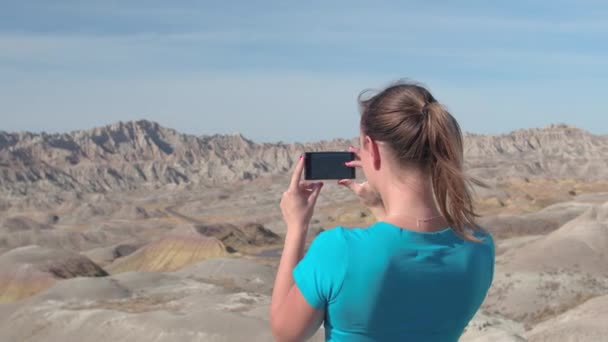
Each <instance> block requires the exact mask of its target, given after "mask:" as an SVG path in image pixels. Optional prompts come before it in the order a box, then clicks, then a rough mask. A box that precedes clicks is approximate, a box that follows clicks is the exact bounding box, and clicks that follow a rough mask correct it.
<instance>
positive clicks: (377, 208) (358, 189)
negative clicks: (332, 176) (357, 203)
mask: <svg viewBox="0 0 608 342" xmlns="http://www.w3.org/2000/svg"><path fill="white" fill-rule="evenodd" d="M348 151H349V152H352V153H354V154H355V160H353V161H351V162H347V163H346V166H348V167H359V168H360V167H361V159H360V158H359V150H358V149H357V148H355V147H353V146H350V147H349V148H348ZM338 184H340V185H342V186H345V187H347V188H349V189H351V190H352V191H353V192H354V193H355V195H357V197H358V198H359V199H360V200H361V203H363V205H365V206H366V207H368V208H369V209H370V211H371V212H372V214H374V216H376V219H378V220H381V219H382V218H383V217H384V215H385V211H384V204H383V203H382V197H381V196H380V193H378V191H376V190H375V189H373V188H372V187H371V186H370V185H369V183H368V182H367V181H366V182H362V183H358V182H356V181H355V180H353V179H341V180H339V181H338Z"/></svg>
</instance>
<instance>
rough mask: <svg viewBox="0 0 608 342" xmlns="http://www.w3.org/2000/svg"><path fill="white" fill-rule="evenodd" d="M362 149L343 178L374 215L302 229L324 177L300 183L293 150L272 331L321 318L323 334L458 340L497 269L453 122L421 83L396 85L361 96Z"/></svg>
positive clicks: (299, 329) (299, 327)
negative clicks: (351, 225)
mask: <svg viewBox="0 0 608 342" xmlns="http://www.w3.org/2000/svg"><path fill="white" fill-rule="evenodd" d="M360 104H361V107H362V116H361V135H360V149H359V150H357V149H354V148H352V147H351V151H353V152H355V153H356V155H357V158H356V160H355V161H353V162H350V163H348V166H351V167H359V168H361V169H362V170H363V173H364V174H365V177H366V178H367V182H365V183H361V184H359V183H356V182H353V181H351V180H341V181H339V183H340V184H341V185H344V186H347V187H349V188H350V189H352V190H353V191H354V192H355V194H357V195H358V196H359V197H360V199H361V200H362V202H363V203H364V204H365V205H367V206H368V207H369V209H370V210H371V211H372V213H373V214H374V215H375V216H376V219H377V221H378V222H376V223H375V224H373V225H371V226H370V227H367V228H356V229H345V228H341V227H337V228H334V229H330V230H327V231H325V232H323V233H321V234H319V235H318V236H317V237H316V239H315V240H314V241H313V243H312V244H311V246H310V248H309V250H308V252H307V253H306V256H305V257H304V258H302V257H303V254H304V239H305V236H306V232H307V229H308V225H309V223H310V219H311V217H312V214H313V210H314V206H315V202H316V200H317V197H318V196H319V193H320V191H321V188H322V187H323V184H322V183H303V182H301V178H300V177H301V174H302V168H303V165H304V162H303V160H302V157H300V160H299V161H298V163H297V165H296V166H295V170H294V173H293V177H292V180H291V184H290V186H289V189H288V190H287V191H286V192H285V193H284V194H283V198H282V200H281V210H282V213H283V217H284V219H285V222H286V224H287V235H286V237H285V246H284V249H283V255H282V257H281V261H280V264H279V269H278V273H277V277H276V281H275V286H274V290H273V294H272V303H271V308H270V310H271V311H270V321H271V328H272V332H273V335H274V336H275V338H276V340H277V341H301V340H305V339H307V338H308V337H310V336H312V334H314V332H315V331H316V330H317V329H318V328H319V326H320V324H321V323H322V322H323V321H325V324H324V326H325V338H326V341H366V342H367V341H425V342H428V341H442V342H445V341H457V340H458V338H459V336H460V335H461V334H462V332H463V330H464V328H465V327H466V325H467V324H468V322H469V321H470V319H471V318H472V317H473V315H474V314H475V312H476V311H477V310H478V309H479V306H480V305H481V303H482V302H483V300H484V298H485V296H486V294H487V291H488V288H489V287H490V284H491V282H492V277H493V273H494V244H493V240H492V238H491V236H490V235H489V234H487V233H486V232H484V231H483V230H482V229H481V228H480V227H478V226H477V225H476V224H475V218H476V214H475V211H474V208H473V202H472V196H471V193H470V191H469V189H468V186H467V185H468V181H467V179H466V177H465V176H464V174H463V146H462V134H461V131H460V128H459V126H458V123H457V122H456V120H455V119H454V118H453V117H452V115H450V113H448V112H447V111H446V109H445V108H444V107H443V106H442V105H441V104H440V103H438V102H437V101H436V100H435V98H434V97H433V96H432V95H431V94H430V92H429V91H428V90H426V89H425V88H424V87H422V86H420V85H417V84H413V83H404V82H402V83H398V84H395V85H393V86H390V87H388V88H387V89H385V90H384V91H382V92H380V93H378V94H376V95H375V96H372V97H371V98H369V99H367V100H361V97H360Z"/></svg>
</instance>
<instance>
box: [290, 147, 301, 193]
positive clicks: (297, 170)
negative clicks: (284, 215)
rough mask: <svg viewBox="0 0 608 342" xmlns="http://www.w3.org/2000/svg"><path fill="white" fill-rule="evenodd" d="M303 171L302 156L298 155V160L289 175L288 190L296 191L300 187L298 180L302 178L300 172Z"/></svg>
mask: <svg viewBox="0 0 608 342" xmlns="http://www.w3.org/2000/svg"><path fill="white" fill-rule="evenodd" d="M303 169H304V155H300V159H299V160H298V161H297V162H296V166H295V167H294V170H293V175H291V183H290V184H289V189H290V190H297V189H298V187H299V186H300V179H301V178H302V170H303Z"/></svg>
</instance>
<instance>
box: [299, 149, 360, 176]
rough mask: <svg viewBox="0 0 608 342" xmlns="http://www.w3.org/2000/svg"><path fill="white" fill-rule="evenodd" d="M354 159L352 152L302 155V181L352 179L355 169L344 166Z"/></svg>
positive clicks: (307, 153) (308, 153)
mask: <svg viewBox="0 0 608 342" xmlns="http://www.w3.org/2000/svg"><path fill="white" fill-rule="evenodd" d="M354 159H355V154H354V153H352V152H306V153H304V179H306V180H319V179H353V178H355V168H354V167H348V166H346V165H344V163H346V162H347V161H351V160H354Z"/></svg>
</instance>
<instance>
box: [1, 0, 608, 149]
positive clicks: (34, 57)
mask: <svg viewBox="0 0 608 342" xmlns="http://www.w3.org/2000/svg"><path fill="white" fill-rule="evenodd" d="M4 7H5V8H4V9H3V11H2V12H1V13H0V73H1V74H3V76H4V77H2V78H0V94H1V95H0V119H1V120H2V122H3V124H2V127H1V128H0V130H4V131H8V132H13V131H30V132H42V131H45V132H49V133H62V132H69V131H74V130H86V129H89V128H93V127H101V126H104V125H107V124H108V122H110V123H112V122H118V121H133V120H138V119H141V118H144V117H145V118H146V119H147V120H149V121H154V122H158V123H159V124H160V125H162V126H163V127H171V128H173V129H176V130H177V131H179V132H181V133H186V134H193V135H197V136H200V135H212V134H230V133H240V134H242V135H243V136H245V137H248V139H251V140H253V141H256V142H275V141H284V142H296V141H298V142H299V141H319V140H331V139H334V138H340V137H349V136H356V135H357V134H358V116H359V114H358V108H357V103H356V97H357V95H358V94H359V93H360V92H361V91H363V90H364V89H368V88H372V89H380V88H382V87H384V86H386V85H388V84H390V83H391V82H392V81H395V80H398V79H401V78H403V77H410V78H411V79H413V80H416V81H419V82H421V83H422V84H425V85H427V86H428V87H429V88H430V90H431V92H432V93H433V95H434V96H435V97H436V98H437V99H438V100H439V101H440V102H442V103H443V104H444V105H446V106H447V107H448V109H449V110H450V112H451V113H452V114H453V115H454V116H455V117H456V118H457V119H458V121H459V123H460V124H461V126H462V129H463V132H473V133H474V134H492V135H499V134H506V133H508V132H512V131H514V130H518V129H526V128H536V127H546V126H549V125H550V124H552V123H558V122H559V123H562V122H563V123H566V124H568V125H572V126H575V127H578V128H581V129H584V130H586V131H589V132H591V133H593V134H598V135H604V134H607V133H608V123H607V122H605V120H604V121H603V122H600V121H599V120H597V118H598V117H601V116H602V113H603V111H605V109H604V108H606V103H605V100H603V98H604V96H603V95H604V94H603V92H602V90H601V89H604V88H606V81H605V80H606V79H608V47H605V46H603V45H601V44H597V43H596V42H598V41H604V40H606V38H608V22H606V21H605V20H604V18H605V15H606V14H608V4H607V3H605V2H601V1H595V0H586V1H567V0H558V1H555V2H551V3H549V4H547V3H529V2H526V1H514V2H510V3H508V4H486V3H484V2H480V1H471V2H467V3H458V4H448V3H442V4H438V3H428V2H420V1H409V2H407V3H405V4H404V3H401V2H393V1H385V2H378V3H374V4H370V3H368V2H362V1H349V2H346V1H337V2H332V3H325V2H321V1H313V2H309V3H306V4H300V3H289V4H285V3H282V2H277V1H270V2H266V3H264V4H251V3H248V2H238V3H236V4H232V6H231V5H227V4H217V3H209V2H205V3H200V2H187V3H185V4H169V3H165V2H162V1H158V0H154V1H146V2H143V1H133V2H130V3H128V4H126V3H122V2H118V1H107V2H103V3H95V4H91V3H88V4H80V3H74V2H71V1H68V0H60V1H54V2H52V3H37V2H36V1H22V2H19V3H12V4H8V5H5V6H4Z"/></svg>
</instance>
